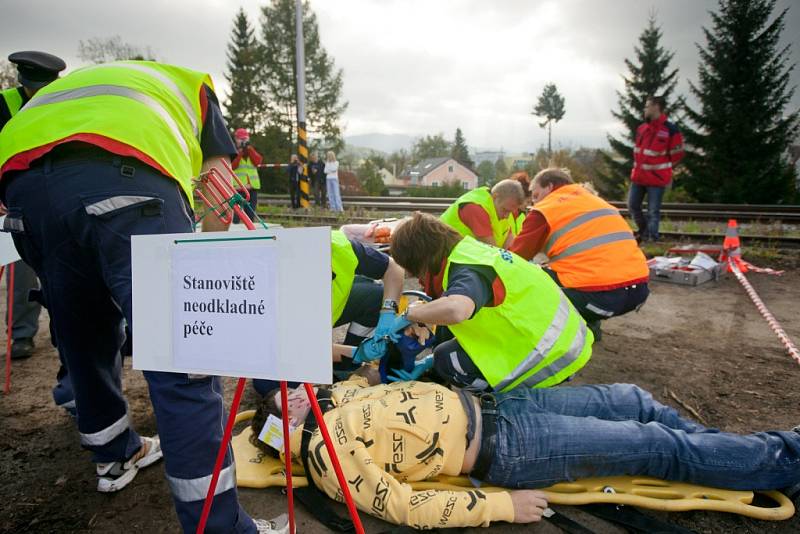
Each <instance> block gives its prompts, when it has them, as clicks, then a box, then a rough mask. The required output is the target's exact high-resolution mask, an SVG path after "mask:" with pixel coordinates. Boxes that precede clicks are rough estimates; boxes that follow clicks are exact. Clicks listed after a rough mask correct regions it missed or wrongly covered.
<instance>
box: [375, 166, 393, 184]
mask: <svg viewBox="0 0 800 534" xmlns="http://www.w3.org/2000/svg"><path fill="white" fill-rule="evenodd" d="M378 176H380V177H381V180H383V184H384V185H395V182H397V178H395V176H394V174H392V171H390V170H388V169H381V170H379V171H378Z"/></svg>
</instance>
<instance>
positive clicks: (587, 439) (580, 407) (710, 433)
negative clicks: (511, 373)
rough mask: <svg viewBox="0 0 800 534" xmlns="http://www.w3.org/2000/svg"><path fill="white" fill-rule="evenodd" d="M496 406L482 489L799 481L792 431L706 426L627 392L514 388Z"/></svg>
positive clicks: (625, 388) (616, 388)
mask: <svg viewBox="0 0 800 534" xmlns="http://www.w3.org/2000/svg"><path fill="white" fill-rule="evenodd" d="M496 399H497V442H496V447H495V453H494V457H493V458H492V464H491V467H490V468H489V472H488V474H487V477H486V482H490V483H492V484H495V485H498V486H503V487H508V488H540V487H546V486H550V485H552V484H555V483H557V482H563V481H567V480H574V479H576V478H585V477H599V476H615V475H634V476H635V475H640V476H641V475H646V476H652V477H657V478H661V479H664V480H676V481H683V482H692V483H697V484H702V485H705V486H711V487H718V488H727V489H739V490H768V489H777V488H784V487H787V486H791V485H793V484H797V483H798V482H800V433H798V432H794V431H789V432H758V433H754V434H749V435H739V434H730V433H726V432H720V431H719V430H715V429H711V428H705V427H703V426H701V425H699V424H697V423H694V422H692V421H689V420H688V419H683V418H681V417H680V416H679V415H678V413H677V412H676V411H675V410H674V409H672V408H670V407H668V406H664V405H663V404H660V403H659V402H657V401H655V400H653V397H652V396H651V395H650V394H649V393H648V392H646V391H644V390H643V389H641V388H639V387H637V386H634V385H632V384H614V385H601V386H576V387H563V386H562V387H557V388H547V389H522V388H520V389H517V390H514V391H511V392H509V393H504V394H498V395H496Z"/></svg>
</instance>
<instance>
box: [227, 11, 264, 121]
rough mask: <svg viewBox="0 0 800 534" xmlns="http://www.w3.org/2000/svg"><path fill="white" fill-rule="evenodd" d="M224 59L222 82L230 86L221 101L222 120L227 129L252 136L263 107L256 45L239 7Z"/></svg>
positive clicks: (251, 30)
mask: <svg viewBox="0 0 800 534" xmlns="http://www.w3.org/2000/svg"><path fill="white" fill-rule="evenodd" d="M227 56H228V61H227V64H226V69H227V70H226V72H225V79H226V80H228V84H230V92H229V93H228V99H227V101H226V102H225V109H226V115H225V119H226V120H227V122H228V125H229V126H230V127H231V128H245V129H246V130H247V131H248V132H250V133H251V134H254V133H256V132H257V131H260V130H261V126H263V124H262V122H263V119H262V117H263V113H264V107H265V106H264V102H263V101H262V100H261V98H260V95H259V87H258V85H259V80H258V68H259V50H258V43H257V41H256V39H255V36H254V30H253V28H252V27H251V26H250V22H249V21H248V20H247V15H246V14H245V12H244V9H242V8H239V12H238V13H236V18H235V19H234V20H233V31H232V32H231V42H230V43H229V44H228V54H227Z"/></svg>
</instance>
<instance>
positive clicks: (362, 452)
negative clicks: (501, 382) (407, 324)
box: [292, 377, 514, 528]
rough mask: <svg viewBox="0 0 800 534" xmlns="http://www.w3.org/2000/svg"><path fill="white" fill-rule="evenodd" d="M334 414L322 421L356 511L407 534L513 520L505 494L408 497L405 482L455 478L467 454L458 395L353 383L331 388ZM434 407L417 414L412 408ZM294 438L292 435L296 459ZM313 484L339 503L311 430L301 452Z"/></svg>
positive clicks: (431, 387) (404, 385)
mask: <svg viewBox="0 0 800 534" xmlns="http://www.w3.org/2000/svg"><path fill="white" fill-rule="evenodd" d="M332 398H333V401H334V403H335V404H336V406H337V407H338V409H337V410H332V411H329V412H327V413H326V414H325V423H326V424H327V425H328V430H329V431H330V433H331V438H332V439H333V442H334V444H335V445H336V454H337V455H338V457H339V461H340V462H341V464H342V470H343V471H344V475H345V477H346V478H347V479H348V481H350V492H351V494H352V495H353V499H354V500H355V503H356V506H358V508H359V510H362V511H365V512H368V513H370V514H372V515H374V516H377V517H380V518H381V519H384V520H386V521H389V522H392V523H396V524H405V525H409V526H412V527H415V528H440V527H465V526H488V525H489V523H490V522H491V521H509V522H510V521H513V520H514V508H513V505H512V503H511V496H510V495H509V493H507V492H498V493H484V492H482V491H480V490H479V489H474V490H469V491H439V490H424V491H415V490H413V489H412V488H411V486H410V485H409V484H406V482H409V481H418V480H426V479H429V478H432V477H435V476H437V475H439V474H444V475H453V476H455V475H458V474H459V473H460V471H461V465H462V463H463V461H464V453H465V450H466V447H467V438H466V434H467V415H466V412H465V411H464V408H463V407H462V404H461V400H460V398H459V395H458V393H455V392H453V391H450V390H449V389H447V388H446V387H444V386H440V385H438V384H432V383H426V382H399V383H395V384H389V385H382V386H373V387H370V388H368V389H367V382H366V380H364V379H359V378H357V377H354V378H352V379H351V380H350V381H348V382H340V383H338V384H336V385H334V386H333V389H332ZM423 405H425V406H435V407H436V408H435V410H430V409H425V410H422V409H420V408H419V406H423ZM301 434H302V432H299V431H297V432H294V433H293V434H292V453H293V455H299V451H300V437H301ZM308 451H309V461H308V466H309V469H310V471H311V476H312V477H314V482H315V483H316V484H317V486H319V488H320V489H321V490H322V491H324V492H325V493H326V494H327V495H328V496H329V497H331V498H333V499H336V500H338V501H340V502H342V501H343V499H342V494H341V490H340V489H339V483H338V481H337V479H336V473H335V472H334V470H333V466H332V464H331V462H330V457H329V456H328V451H327V449H326V447H325V445H324V442H323V440H322V435H321V434H320V431H319V429H317V430H315V432H314V434H313V435H312V437H311V441H310V443H309V447H308Z"/></svg>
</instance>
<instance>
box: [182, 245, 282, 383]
mask: <svg viewBox="0 0 800 534" xmlns="http://www.w3.org/2000/svg"><path fill="white" fill-rule="evenodd" d="M225 243H229V244H227V245H226V246H224V247H209V243H205V242H198V241H192V240H187V241H185V242H183V243H179V244H178V245H177V246H176V247H174V248H173V250H172V301H173V304H172V310H173V315H172V323H173V331H172V350H173V357H174V365H175V367H179V368H181V367H182V368H191V367H194V368H196V367H202V368H204V369H213V370H215V371H218V372H219V371H224V370H225V369H226V368H227V367H228V366H229V365H230V359H231V354H235V355H236V365H237V368H238V369H239V370H240V372H242V374H244V375H245V376H250V375H252V374H253V373H257V374H261V373H268V372H269V371H270V365H269V363H268V362H270V361H274V360H275V354H274V352H273V351H274V350H275V348H276V346H275V344H274V343H263V344H256V343H254V341H255V339H254V337H255V335H258V337H259V338H264V339H276V338H277V336H276V335H275V327H276V325H277V313H278V288H277V281H278V257H277V254H278V250H279V249H278V247H277V245H276V244H275V241H274V240H270V239H264V240H263V241H262V242H261V246H258V247H245V248H242V247H238V246H236V244H235V243H236V242H235V241H227V242H225ZM256 347H258V348H257V349H256Z"/></svg>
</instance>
